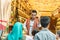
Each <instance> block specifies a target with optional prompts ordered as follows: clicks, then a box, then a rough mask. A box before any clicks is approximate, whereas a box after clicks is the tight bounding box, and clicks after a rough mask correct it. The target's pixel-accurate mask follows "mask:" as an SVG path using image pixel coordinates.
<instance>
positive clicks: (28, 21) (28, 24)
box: [26, 18, 39, 34]
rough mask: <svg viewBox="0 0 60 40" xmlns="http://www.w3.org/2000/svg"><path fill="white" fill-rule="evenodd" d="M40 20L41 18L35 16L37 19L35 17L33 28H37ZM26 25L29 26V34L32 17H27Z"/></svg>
mask: <svg viewBox="0 0 60 40" xmlns="http://www.w3.org/2000/svg"><path fill="white" fill-rule="evenodd" d="M38 22H39V19H38V18H35V19H34V24H33V30H34V29H36V28H37V25H38ZM26 27H27V30H28V33H27V34H29V29H30V19H27V20H26Z"/></svg>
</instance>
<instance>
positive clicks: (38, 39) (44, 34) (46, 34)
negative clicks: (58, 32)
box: [34, 28, 56, 40]
mask: <svg viewBox="0 0 60 40" xmlns="http://www.w3.org/2000/svg"><path fill="white" fill-rule="evenodd" d="M34 40H56V37H55V35H54V34H53V33H52V32H50V31H49V30H48V29H47V28H46V29H42V30H41V31H40V32H39V33H37V34H36V35H35V37H34Z"/></svg>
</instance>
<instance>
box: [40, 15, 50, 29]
mask: <svg viewBox="0 0 60 40" xmlns="http://www.w3.org/2000/svg"><path fill="white" fill-rule="evenodd" d="M40 22H41V26H42V27H44V28H46V27H47V25H48V24H49V23H50V18H49V17H48V16H43V17H41V19H40Z"/></svg>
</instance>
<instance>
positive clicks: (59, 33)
mask: <svg viewBox="0 0 60 40" xmlns="http://www.w3.org/2000/svg"><path fill="white" fill-rule="evenodd" d="M57 36H58V37H59V38H60V30H59V31H57Z"/></svg>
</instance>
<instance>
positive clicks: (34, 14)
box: [31, 10, 37, 18]
mask: <svg viewBox="0 0 60 40" xmlns="http://www.w3.org/2000/svg"><path fill="white" fill-rule="evenodd" d="M36 15H37V11H36V10H31V17H32V18H35V17H36Z"/></svg>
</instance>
